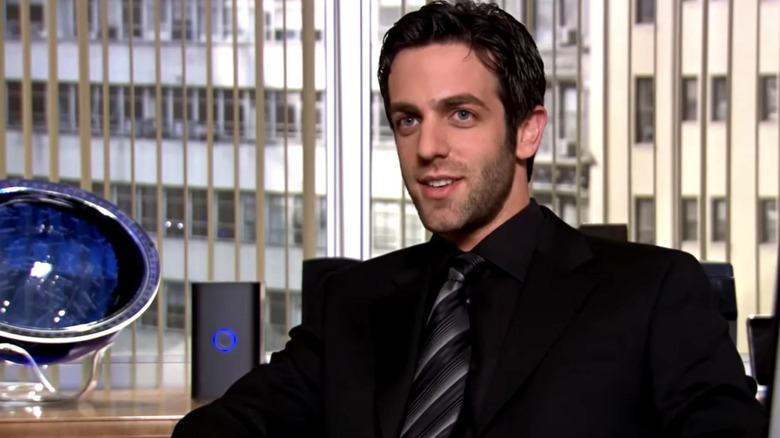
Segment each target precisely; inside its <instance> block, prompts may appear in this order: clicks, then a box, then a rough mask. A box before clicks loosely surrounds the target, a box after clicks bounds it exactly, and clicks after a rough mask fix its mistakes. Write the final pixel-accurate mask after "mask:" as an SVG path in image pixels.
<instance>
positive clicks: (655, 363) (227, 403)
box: [174, 210, 765, 438]
mask: <svg viewBox="0 0 780 438" xmlns="http://www.w3.org/2000/svg"><path fill="white" fill-rule="evenodd" d="M544 217H545V218H544V224H543V227H542V231H541V233H542V234H541V236H539V239H538V243H537V246H536V249H535V252H534V255H533V257H532V260H531V265H530V267H529V271H528V276H527V279H526V284H525V285H524V287H523V289H522V290H521V291H518V293H520V296H519V299H518V300H517V305H516V308H515V309H514V311H513V312H514V313H513V317H512V319H511V322H510V324H509V326H508V327H502V328H497V329H496V333H495V334H494V335H495V336H497V337H500V338H503V343H502V347H501V350H500V351H501V353H500V356H499V358H498V363H497V365H496V370H495V373H494V375H493V376H492V380H491V381H490V383H489V385H488V387H487V388H485V390H486V393H485V402H484V403H483V405H482V406H478V407H477V410H476V412H477V414H476V418H475V419H474V425H473V426H474V427H473V430H471V431H469V432H468V433H469V434H470V435H473V436H478V437H509V436H519V437H524V438H535V437H544V438H557V437H620V438H628V437H656V436H658V437H661V436H663V437H716V436H717V437H762V438H763V437H764V436H765V435H764V430H765V425H764V416H763V413H762V411H761V408H760V406H759V404H758V403H757V402H756V400H755V398H754V397H753V395H752V394H751V392H750V391H749V389H748V386H747V384H746V381H745V373H744V367H743V365H742V362H741V360H740V357H739V355H738V353H737V351H736V349H735V347H734V345H733V343H732V342H731V340H730V339H729V335H728V326H727V323H726V322H725V320H723V318H722V317H721V316H720V315H719V314H718V313H717V311H716V310H715V307H714V301H713V297H712V296H711V295H710V293H709V284H708V280H707V279H706V277H705V275H704V273H703V271H702V270H701V268H700V266H699V264H698V262H697V261H696V260H695V259H694V258H693V257H691V256H690V255H686V254H684V253H681V252H678V251H672V250H667V249H661V248H658V247H653V246H645V245H637V244H630V243H619V242H611V241H606V240H601V239H598V238H592V237H586V236H585V235H583V234H581V233H579V232H578V231H576V230H574V229H572V228H570V227H569V226H567V225H566V224H565V223H563V222H562V221H560V220H559V219H558V218H557V217H555V216H554V215H553V214H552V213H551V212H549V210H544ZM507 244H508V245H511V242H507ZM429 250H430V245H429V244H422V245H419V246H415V247H412V248H409V249H405V250H401V251H397V252H394V253H391V254H388V255H386V256H383V257H379V258H376V259H373V260H369V261H366V262H364V263H361V264H359V265H357V266H355V267H352V268H348V269H345V270H342V271H340V272H338V273H336V274H334V275H332V276H330V277H328V278H327V280H326V281H325V282H324V283H323V284H322V285H321V288H320V290H319V291H318V292H319V293H318V298H319V299H320V300H321V301H320V303H319V305H318V307H319V308H320V309H321V312H320V313H319V314H318V315H316V317H313V318H312V320H311V321H310V322H308V323H307V324H305V325H304V326H301V327H297V328H294V329H293V330H292V331H291V333H290V336H291V340H290V342H289V343H288V344H287V346H286V348H285V350H284V351H282V352H280V353H277V354H275V355H274V356H273V358H272V360H271V363H270V364H267V365H262V366H260V367H258V368H256V369H255V370H253V371H252V372H250V373H249V374H248V375H247V376H245V377H243V378H242V379H240V380H239V381H238V382H237V383H236V384H235V385H234V386H233V387H232V388H231V389H230V390H228V391H227V393H226V394H225V396H224V397H222V398H221V399H219V400H217V401H215V402H214V403H212V404H210V405H208V406H206V407H203V408H200V409H198V410H196V411H194V412H193V413H191V414H189V415H188V416H187V417H185V418H184V420H182V422H180V423H179V425H178V426H177V428H176V430H175V432H174V436H175V437H189V436H232V437H241V436H246V437H249V436H252V437H257V436H267V437H304V436H318V437H320V436H324V437H339V438H348V437H356V438H357V437H361V438H365V437H384V438H390V437H398V435H399V433H400V427H401V423H402V421H403V414H404V408H405V403H406V401H407V397H408V392H409V389H410V386H411V382H412V375H413V372H414V364H415V362H416V354H417V351H418V346H419V335H420V332H421V328H422V321H423V308H424V303H425V295H426V291H428V290H429V285H428V284H427V279H428V278H430V275H429V274H430V273H429V272H428V267H427V266H428V265H427V263H426V261H427V253H428V251H429Z"/></svg>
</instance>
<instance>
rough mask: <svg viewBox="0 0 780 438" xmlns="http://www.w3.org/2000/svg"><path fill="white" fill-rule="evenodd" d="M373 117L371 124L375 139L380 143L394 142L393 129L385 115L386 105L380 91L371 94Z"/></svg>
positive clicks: (388, 143)
mask: <svg viewBox="0 0 780 438" xmlns="http://www.w3.org/2000/svg"><path fill="white" fill-rule="evenodd" d="M371 109H372V111H371V117H372V118H373V120H372V123H371V126H372V128H373V129H374V135H373V137H374V139H375V141H379V142H380V143H379V144H386V145H390V144H392V143H391V141H392V140H393V129H392V127H391V126H390V122H389V121H388V120H387V116H386V115H385V105H384V101H383V100H382V95H381V94H380V93H378V92H377V93H372V94H371Z"/></svg>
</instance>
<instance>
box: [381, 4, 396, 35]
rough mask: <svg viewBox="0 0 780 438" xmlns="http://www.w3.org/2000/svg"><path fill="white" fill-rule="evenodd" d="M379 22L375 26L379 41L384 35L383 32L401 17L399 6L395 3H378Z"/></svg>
mask: <svg viewBox="0 0 780 438" xmlns="http://www.w3.org/2000/svg"><path fill="white" fill-rule="evenodd" d="M378 15H379V20H378V21H379V23H378V26H377V37H378V39H379V41H382V39H383V38H384V37H385V33H387V31H388V30H389V29H390V28H391V27H392V26H393V24H395V22H396V21H398V19H399V18H401V7H400V6H395V5H384V4H382V3H380V4H379V14H378Z"/></svg>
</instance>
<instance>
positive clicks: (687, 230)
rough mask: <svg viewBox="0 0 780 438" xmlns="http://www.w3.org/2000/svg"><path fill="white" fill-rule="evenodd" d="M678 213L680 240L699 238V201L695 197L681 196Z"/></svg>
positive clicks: (688, 240)
mask: <svg viewBox="0 0 780 438" xmlns="http://www.w3.org/2000/svg"><path fill="white" fill-rule="evenodd" d="M680 214H681V216H682V217H681V218H680V222H681V225H682V240H683V241H684V242H692V241H696V240H699V203H698V202H697V200H696V198H683V199H682V206H681V208H680Z"/></svg>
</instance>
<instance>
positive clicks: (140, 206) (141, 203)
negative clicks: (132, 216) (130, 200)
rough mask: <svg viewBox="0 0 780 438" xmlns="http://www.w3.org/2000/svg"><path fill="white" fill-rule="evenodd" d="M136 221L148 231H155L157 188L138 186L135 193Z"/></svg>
mask: <svg viewBox="0 0 780 438" xmlns="http://www.w3.org/2000/svg"><path fill="white" fill-rule="evenodd" d="M136 203H137V204H136V205H137V207H136V208H137V210H136V214H137V215H138V219H139V220H138V222H139V223H140V224H141V226H142V227H144V229H145V230H146V232H148V233H155V232H157V188H156V187H152V186H139V187H138V191H137V194H136Z"/></svg>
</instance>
